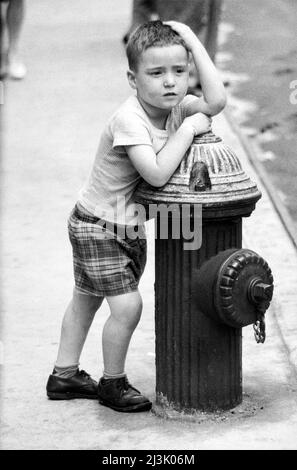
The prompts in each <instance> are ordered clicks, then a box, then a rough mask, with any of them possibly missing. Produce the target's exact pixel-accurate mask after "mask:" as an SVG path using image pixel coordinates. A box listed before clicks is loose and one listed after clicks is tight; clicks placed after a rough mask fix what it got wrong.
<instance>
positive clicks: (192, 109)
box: [164, 21, 226, 116]
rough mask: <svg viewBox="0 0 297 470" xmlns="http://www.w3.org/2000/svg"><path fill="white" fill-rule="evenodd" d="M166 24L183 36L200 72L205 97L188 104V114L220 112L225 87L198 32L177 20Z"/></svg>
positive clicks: (224, 103) (223, 105)
mask: <svg viewBox="0 0 297 470" xmlns="http://www.w3.org/2000/svg"><path fill="white" fill-rule="evenodd" d="M164 24H167V25H169V26H171V28H172V29H173V30H174V31H176V32H177V33H178V34H179V35H180V36H181V37H182V38H183V40H184V41H185V43H186V46H187V48H188V49H189V51H190V52H191V53H192V56H193V60H194V63H195V66H196V69H197V71H198V74H199V79H200V83H201V88H202V92H203V97H202V98H198V99H197V100H195V101H193V103H191V104H190V105H189V106H188V109H187V114H188V115H191V114H193V113H197V112H201V113H205V114H207V115H209V116H214V115H216V114H218V113H219V112H220V111H222V109H224V107H225V105H226V93H225V88H224V84H223V82H222V80H221V78H220V76H219V73H218V71H217V69H216V67H215V66H214V64H213V62H212V60H211V59H210V57H209V55H208V54H207V52H206V50H205V48H204V46H203V45H202V44H201V42H200V41H199V39H198V38H197V36H196V34H195V33H193V31H192V30H191V29H190V28H189V27H188V26H186V25H185V24H183V23H179V22H177V21H166V22H164Z"/></svg>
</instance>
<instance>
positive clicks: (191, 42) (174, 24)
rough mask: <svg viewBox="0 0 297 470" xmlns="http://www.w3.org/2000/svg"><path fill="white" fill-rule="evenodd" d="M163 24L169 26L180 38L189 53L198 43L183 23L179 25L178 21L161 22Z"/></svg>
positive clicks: (194, 35)
mask: <svg viewBox="0 0 297 470" xmlns="http://www.w3.org/2000/svg"><path fill="white" fill-rule="evenodd" d="M163 24H167V25H168V26H171V28H172V29H173V30H174V31H175V32H176V33H177V34H179V35H180V36H181V37H182V39H183V40H184V41H185V43H186V46H187V48H188V49H189V51H192V49H193V47H194V46H197V43H198V44H199V43H200V41H199V39H198V38H197V36H196V34H195V33H194V32H193V31H192V30H191V28H189V26H187V25H185V24H184V23H179V22H178V21H163Z"/></svg>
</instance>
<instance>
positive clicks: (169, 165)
mask: <svg viewBox="0 0 297 470" xmlns="http://www.w3.org/2000/svg"><path fill="white" fill-rule="evenodd" d="M210 125H211V119H209V118H208V117H207V116H205V115H204V114H202V113H197V114H194V115H193V116H189V117H187V118H186V119H185V120H184V121H183V123H182V124H181V126H180V127H179V128H178V129H177V131H176V132H175V134H173V135H172V136H170V137H169V139H168V141H167V142H166V144H165V145H164V147H163V148H162V149H161V150H160V152H159V153H158V154H157V155H156V154H155V152H154V150H153V148H152V147H151V146H149V145H129V146H126V151H127V153H128V155H129V157H130V160H131V161H132V163H133V165H134V167H135V168H136V170H137V171H138V173H139V174H140V175H141V176H142V178H143V179H144V180H145V181H147V182H148V183H149V184H150V185H152V186H156V187H161V186H164V184H166V183H167V181H168V180H169V178H170V177H171V175H172V174H173V173H174V171H175V170H176V168H177V167H178V165H179V164H180V162H181V160H182V158H183V157H184V155H185V153H186V151H187V150H188V148H189V147H190V145H191V144H192V142H193V138H194V137H195V135H198V134H203V133H204V132H207V131H209V130H210Z"/></svg>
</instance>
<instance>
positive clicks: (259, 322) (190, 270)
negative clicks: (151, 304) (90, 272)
mask: <svg viewBox="0 0 297 470" xmlns="http://www.w3.org/2000/svg"><path fill="white" fill-rule="evenodd" d="M135 196H136V200H137V202H138V203H141V204H142V205H143V206H145V207H146V209H147V210H149V208H150V207H151V206H152V205H154V206H157V207H161V206H162V207H164V206H165V207H167V208H169V207H171V208H172V206H174V208H175V209H176V208H178V209H179V210H180V212H179V214H178V215H179V224H180V227H179V228H180V230H179V234H181V232H182V229H183V228H184V227H182V225H184V223H185V219H184V216H180V214H181V213H182V214H183V211H182V209H183V208H184V206H185V205H187V206H188V208H189V211H188V212H187V213H188V220H187V222H189V221H190V223H191V224H192V226H193V223H194V218H195V209H196V208H197V207H200V208H201V209H202V224H201V229H202V243H201V246H199V247H195V248H194V249H193V247H191V249H185V238H184V237H183V236H182V235H181V236H179V237H177V236H176V234H175V233H174V230H173V228H172V227H173V223H174V221H176V213H175V214H174V210H172V212H171V213H169V212H168V213H167V215H170V216H171V217H169V219H170V220H169V224H170V223H171V224H172V225H171V228H169V230H168V236H167V237H162V236H160V231H161V228H162V223H163V225H164V221H162V211H159V212H158V211H157V216H156V233H157V235H156V240H155V333H156V402H157V404H159V405H161V406H165V407H166V406H170V407H172V408H174V409H176V410H179V411H192V410H204V411H214V410H219V409H221V410H224V409H230V408H233V407H234V406H236V405H238V404H240V403H241V402H242V327H244V326H246V325H250V324H253V325H254V329H255V337H256V341H257V342H264V340H265V322H264V314H265V312H266V310H267V309H268V307H269V304H270V301H271V298H272V293H273V277H272V274H271V270H270V268H269V266H268V264H267V262H266V261H265V260H264V259H263V258H262V257H261V256H259V255H258V254H257V253H255V252H254V251H252V250H249V249H242V217H247V216H250V214H251V213H252V211H253V210H254V208H255V204H256V202H257V201H258V199H260V197H261V193H260V191H259V190H258V188H257V186H256V184H255V183H253V182H252V181H251V180H250V178H249V177H248V176H247V175H246V174H245V172H244V171H243V170H242V167H241V164H240V161H239V159H238V158H237V156H236V155H235V154H234V152H233V151H232V150H231V149H230V148H228V147H227V146H226V145H224V143H223V142H222V140H221V138H220V137H217V136H215V135H214V134H213V133H212V132H209V133H207V134H204V135H202V136H199V137H196V138H195V139H194V142H193V145H192V146H191V148H190V149H189V151H188V152H187V154H186V155H185V157H184V159H183V160H182V162H181V164H180V165H179V167H178V169H177V170H176V172H175V173H174V175H173V176H172V177H171V179H170V180H169V181H168V183H167V184H166V185H165V186H163V187H162V188H153V187H151V186H150V185H148V184H147V183H146V182H142V183H141V184H140V185H139V187H138V189H137V191H136V194H135ZM175 212H176V210H175ZM177 212H178V211H177ZM192 228H193V227H192ZM187 240H188V239H187Z"/></svg>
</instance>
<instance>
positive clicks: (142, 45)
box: [126, 20, 188, 71]
mask: <svg viewBox="0 0 297 470" xmlns="http://www.w3.org/2000/svg"><path fill="white" fill-rule="evenodd" d="M175 44H177V45H180V46H183V47H184V48H185V49H186V51H187V52H188V50H187V47H186V44H185V42H184V40H183V39H182V38H181V36H180V35H179V34H178V33H176V32H175V31H174V30H173V29H172V28H171V26H169V25H166V24H163V23H162V21H160V20H157V21H148V22H147V23H143V24H141V25H140V26H138V28H136V29H135V31H133V33H132V34H131V36H130V38H129V41H128V44H127V49H126V54H127V58H128V64H129V68H130V70H133V71H136V70H137V65H138V62H139V58H140V55H141V53H142V52H144V51H145V50H146V49H148V48H149V47H164V46H173V45H175Z"/></svg>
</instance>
